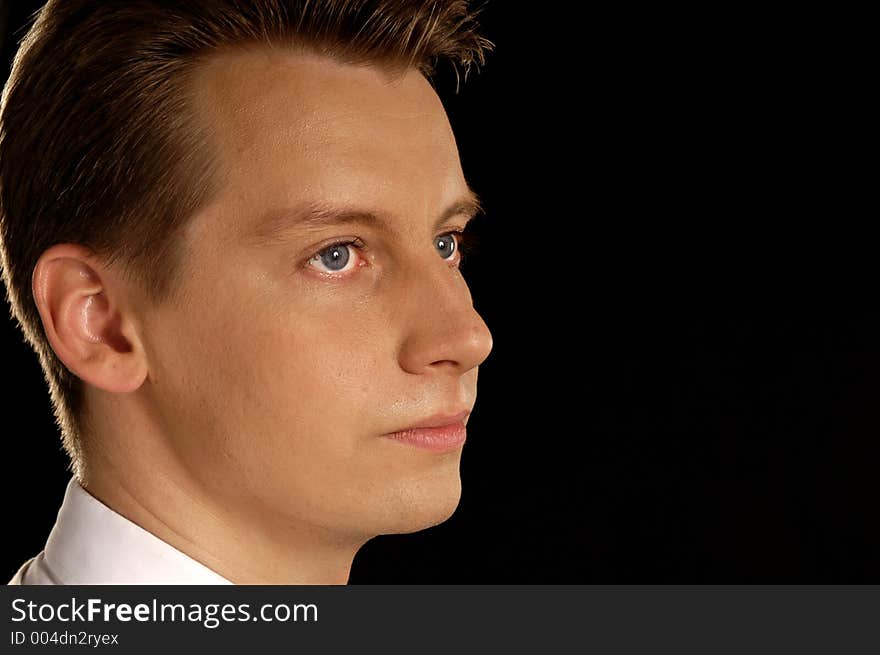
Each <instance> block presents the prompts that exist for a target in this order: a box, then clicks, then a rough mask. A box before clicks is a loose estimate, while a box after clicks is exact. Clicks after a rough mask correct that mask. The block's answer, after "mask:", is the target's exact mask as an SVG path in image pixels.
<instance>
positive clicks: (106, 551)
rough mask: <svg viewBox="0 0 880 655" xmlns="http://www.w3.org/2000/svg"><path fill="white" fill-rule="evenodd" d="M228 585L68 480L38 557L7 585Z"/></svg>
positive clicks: (228, 582) (218, 576) (212, 572)
mask: <svg viewBox="0 0 880 655" xmlns="http://www.w3.org/2000/svg"><path fill="white" fill-rule="evenodd" d="M14 583H18V584H65V585H74V584H75V585H80V584H82V585H88V584H185V585H213V584H232V583H231V582H230V581H229V580H227V579H226V578H223V577H222V576H220V575H218V574H217V573H215V572H214V571H212V570H211V569H209V568H208V567H207V566H205V565H204V564H201V563H200V562H197V561H196V560H194V559H193V558H191V557H189V556H188V555H186V554H184V553H182V552H181V551H179V550H177V549H176V548H174V547H173V546H171V545H170V544H168V543H166V542H164V541H162V540H161V539H159V538H158V537H157V536H155V535H154V534H152V533H150V532H147V531H146V530H144V529H143V528H142V527H140V526H139V525H137V524H135V523H133V522H132V521H130V520H128V519H127V518H125V517H124V516H122V515H121V514H117V513H116V512H114V511H113V510H112V509H110V508H109V507H107V506H106V505H105V504H104V503H102V502H101V501H99V500H98V499H97V498H95V497H94V496H92V495H91V494H89V493H88V492H87V491H86V490H85V489H83V488H82V487H81V486H80V485H79V483H78V482H77V481H76V479H75V478H71V480H70V482H69V483H68V485H67V491H66V492H65V493H64V502H63V503H62V504H61V509H60V510H59V511H58V518H57V520H56V521H55V526H54V527H53V528H52V532H51V533H50V534H49V539H48V541H47V542H46V547H45V549H44V550H43V552H42V553H40V554H39V555H37V556H36V557H34V558H33V559H31V560H28V562H26V563H25V564H24V565H23V566H22V567H21V569H20V570H19V572H18V573H17V574H16V576H15V578H13V579H12V581H11V583H10V584H14Z"/></svg>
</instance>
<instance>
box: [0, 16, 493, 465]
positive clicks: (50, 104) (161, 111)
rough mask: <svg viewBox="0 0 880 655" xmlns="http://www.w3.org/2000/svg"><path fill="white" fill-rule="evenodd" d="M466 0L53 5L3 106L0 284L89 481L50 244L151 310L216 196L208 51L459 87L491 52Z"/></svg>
mask: <svg viewBox="0 0 880 655" xmlns="http://www.w3.org/2000/svg"><path fill="white" fill-rule="evenodd" d="M481 10H482V7H481V8H480V9H476V10H475V9H473V8H471V7H469V3H468V0H125V1H121V0H107V1H106V2H93V1H92V0H50V1H49V2H48V3H47V4H46V5H45V6H44V7H43V9H42V10H41V11H40V13H39V14H38V15H37V17H36V20H35V22H34V24H33V25H32V27H31V28H30V30H29V31H28V33H27V34H26V36H25V37H24V39H23V40H22V43H21V46H20V48H19V50H18V53H17V54H16V57H15V60H14V63H13V67H12V72H11V74H10V77H9V80H8V82H7V84H6V87H5V88H4V90H3V97H2V101H0V267H2V268H0V272H2V279H3V282H4V283H5V286H6V290H7V297H8V301H9V304H10V306H11V308H12V313H13V316H14V317H15V318H16V319H17V321H18V323H19V326H20V328H21V330H22V331H23V333H24V336H25V340H26V341H27V342H28V343H29V344H30V346H31V347H32V348H33V349H34V351H35V352H36V353H37V356H38V357H39V360H40V364H41V366H42V368H43V372H44V375H45V378H46V382H47V383H48V386H49V392H50V396H51V399H52V407H53V412H54V414H55V419H56V423H57V425H58V427H59V428H60V430H61V437H62V443H63V444H64V448H65V450H66V451H67V452H68V454H69V455H70V458H71V467H72V469H73V471H74V473H75V474H77V475H79V474H80V473H81V471H82V466H83V462H82V440H83V436H84V434H85V433H86V432H87V430H88V420H87V416H86V411H85V410H86V408H85V407H83V393H82V391H83V389H82V380H80V379H79V378H78V377H76V376H75V375H74V374H73V373H71V372H70V371H69V370H68V369H67V368H66V367H65V365H64V364H63V363H62V362H61V361H60V360H59V359H58V357H57V356H56V355H55V353H54V351H53V350H52V348H51V346H50V345H49V342H48V340H47V339H46V334H45V330H44V327H43V325H42V321H41V320H40V315H39V313H38V311H37V307H36V304H35V302H34V298H33V293H32V290H31V278H32V275H33V270H34V266H35V265H36V262H37V260H38V259H39V257H40V255H41V254H42V253H43V252H44V251H45V250H46V249H47V248H49V247H51V246H52V245H54V244H56V243H68V242H69V243H77V244H81V245H83V246H85V247H87V248H89V250H90V252H92V253H93V254H94V255H95V256H97V257H100V258H101V260H102V261H105V262H106V263H107V264H112V263H115V262H119V263H120V264H121V266H122V271H123V272H124V274H125V275H126V277H127V278H128V279H130V280H132V281H137V283H138V284H140V285H141V286H142V288H143V289H144V291H145V293H146V297H147V298H149V299H150V300H151V301H153V302H156V303H159V302H162V301H163V300H165V299H167V298H168V297H169V296H170V295H172V294H173V292H174V290H175V288H176V285H177V283H178V281H179V279H180V278H179V276H180V271H181V268H182V255H183V252H182V245H181V243H180V239H179V238H177V237H178V236H179V233H180V230H181V228H182V227H183V226H184V225H185V222H186V220H187V217H189V216H191V215H192V214H193V213H194V212H195V211H196V210H198V209H199V208H200V207H202V206H203V205H204V204H206V203H207V202H208V201H209V200H210V199H211V197H212V195H213V194H214V192H215V187H216V184H215V180H216V174H217V171H216V169H215V163H214V162H215V158H214V157H212V151H211V149H210V142H209V140H208V138H207V134H205V132H204V130H202V129H200V128H199V127H198V122H197V121H196V120H195V115H194V113H193V109H192V104H191V98H190V96H189V94H188V92H187V89H188V87H187V83H188V81H189V80H190V79H191V74H192V72H193V70H194V69H195V68H196V67H197V66H198V64H199V63H200V62H203V61H204V60H205V58H206V57H209V56H210V55H211V54H212V53H217V52H219V51H221V50H225V49H229V48H237V47H242V46H245V45H253V44H257V45H259V44H265V45H271V46H283V47H295V48H301V49H307V50H310V51H313V52H318V53H319V54H322V55H325V56H328V57H331V58H333V59H335V60H337V61H341V62H345V63H372V64H381V65H385V66H387V67H390V68H392V69H397V70H400V71H402V70H406V69H409V68H415V69H417V70H419V71H421V72H422V73H423V74H424V76H425V77H426V78H427V79H428V80H429V81H430V80H431V78H432V76H433V75H434V73H435V69H436V65H437V63H438V62H448V63H450V64H451V65H452V69H453V70H454V71H455V75H456V90H457V89H458V80H459V69H462V70H463V72H464V77H465V79H466V78H467V75H468V71H469V70H470V69H471V67H472V66H474V67H475V68H479V66H481V65H482V64H484V62H485V52H486V51H488V50H491V49H492V48H493V44H492V43H491V42H490V41H488V40H487V39H485V38H484V37H482V36H480V35H479V34H478V33H477V28H478V27H479V26H478V24H477V22H476V20H475V19H476V16H477V14H478V13H479V12H480V11H481Z"/></svg>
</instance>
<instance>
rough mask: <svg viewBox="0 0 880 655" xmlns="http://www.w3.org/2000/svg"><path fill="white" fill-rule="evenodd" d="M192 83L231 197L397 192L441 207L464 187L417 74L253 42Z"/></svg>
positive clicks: (435, 105) (444, 123)
mask: <svg viewBox="0 0 880 655" xmlns="http://www.w3.org/2000/svg"><path fill="white" fill-rule="evenodd" d="M194 90H195V94H194V99H195V107H196V111H197V113H198V115H199V117H200V119H202V120H204V121H205V122H206V125H207V127H208V129H209V132H210V134H211V138H212V141H213V142H214V144H215V145H216V147H217V149H218V154H219V157H220V159H221V163H222V166H221V168H222V169H223V170H225V171H226V173H227V176H228V179H227V180H226V182H227V184H226V185H225V192H229V193H231V192H233V190H234V192H235V193H236V194H237V196H238V197H239V198H242V199H248V200H253V201H254V202H259V203H261V204H266V202H267V201H268V200H271V201H273V202H277V203H290V202H296V201H301V200H303V199H304V196H306V195H307V196H308V198H307V199H310V200H326V201H330V200H332V201H342V202H350V203H356V202H357V201H358V200H361V199H363V198H364V196H365V194H369V195H371V196H372V198H373V199H375V198H376V194H379V195H381V194H382V193H383V192H386V191H387V192H389V193H390V192H392V191H393V192H394V194H395V195H398V196H400V191H401V190H402V189H406V190H407V192H408V195H409V196H410V198H414V197H416V196H419V197H420V198H421V199H422V201H423V202H425V203H428V204H432V203H436V204H442V203H443V202H444V200H445V198H446V197H447V196H449V197H451V196H455V195H459V194H460V193H461V190H462V188H466V184H465V182H464V179H463V175H462V172H461V167H460V162H459V158H458V151H457V148H456V144H455V139H454V136H453V134H452V130H451V128H450V125H449V122H448V119H447V117H446V113H445V111H444V110H443V106H442V103H441V102H440V100H439V98H438V97H437V95H436V93H435V92H434V90H433V89H432V88H431V86H430V84H429V83H428V81H427V80H426V79H425V78H424V77H423V76H422V75H421V74H420V73H419V72H418V71H415V70H409V71H407V72H405V73H403V74H402V75H398V76H396V77H393V78H392V77H390V76H389V74H388V73H386V72H384V71H383V70H382V69H380V68H378V67H376V66H370V65H359V66H354V65H349V64H342V63H338V62H335V61H333V60H331V59H328V58H326V57H321V56H318V55H314V54H308V53H300V52H294V51H291V50H283V49H267V48H254V49H250V50H244V51H237V52H229V53H223V54H222V55H219V56H216V57H214V58H213V59H211V60H210V61H209V62H208V63H207V64H206V65H205V66H204V67H203V68H202V69H201V70H200V71H199V72H198V73H197V75H196V76H195V78H194ZM452 187H454V188H452ZM403 195H404V196H405V195H407V194H403Z"/></svg>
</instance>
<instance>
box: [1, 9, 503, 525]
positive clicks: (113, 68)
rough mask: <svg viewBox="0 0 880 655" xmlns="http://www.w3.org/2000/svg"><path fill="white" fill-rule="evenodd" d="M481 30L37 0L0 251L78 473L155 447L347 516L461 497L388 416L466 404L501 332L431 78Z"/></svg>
mask: <svg viewBox="0 0 880 655" xmlns="http://www.w3.org/2000/svg"><path fill="white" fill-rule="evenodd" d="M488 45H489V44H488V43H487V42H486V41H485V40H484V39H482V38H481V37H479V36H477V35H476V34H475V32H474V22H473V14H471V13H468V9H467V7H466V3H465V2H462V1H455V0H451V1H446V2H444V1H441V0H436V1H434V0H425V1H416V2H413V1H412V0H406V1H402V0H373V1H365V0H351V1H344V0H326V1H324V2H307V1H305V0H303V1H300V2H297V1H292V0H288V1H286V2H285V1H283V0H254V1H251V2H247V3H245V2H237V1H235V0H224V1H217V2H211V3H205V2H201V1H199V2H196V1H192V2H179V1H176V2H165V1H163V0H152V1H147V0H142V1H139V2H124V3H123V2H106V3H92V2H87V1H79V0H63V1H60V2H56V1H54V0H53V1H51V2H49V4H48V5H47V7H46V8H45V9H44V11H43V13H42V14H41V15H40V17H39V18H38V20H37V23H36V25H35V26H34V28H33V29H32V30H31V32H30V33H29V35H28V37H27V38H26V40H25V42H24V43H23V45H22V48H21V50H20V52H19V54H18V56H17V58H16V62H15V66H14V69H13V73H12V75H11V77H10V82H9V84H8V86H7V88H6V90H5V92H4V98H3V108H2V142H0V185H2V189H0V201H2V213H0V220H2V223H0V247H2V249H0V254H2V264H3V276H4V282H5V284H6V287H7V292H8V295H9V300H10V304H11V306H12V308H13V312H14V315H15V316H16V317H17V319H18V320H19V322H20V324H21V327H22V329H23V331H24V333H25V336H26V338H27V340H28V342H29V343H30V344H31V345H32V346H33V347H34V349H35V350H36V352H37V353H38V355H39V357H40V361H41V364H42V366H43V368H44V371H45V374H46V379H47V381H48V383H49V386H50V391H51V394H52V399H53V406H54V408H55V412H56V418H57V419H58V422H59V426H60V427H61V429H62V433H63V436H64V440H65V446H66V447H67V449H68V451H69V452H70V454H71V456H72V460H73V462H74V466H75V467H76V470H77V471H78V472H79V473H80V474H83V475H86V476H89V475H91V473H90V471H89V469H90V467H93V466H105V467H107V469H108V470H111V469H114V468H116V467H118V468H119V469H124V468H125V467H126V466H128V465H130V464H131V462H133V461H141V462H143V461H147V462H151V463H153V464H154V465H155V466H156V467H157V473H158V474H160V475H161V474H162V473H167V474H169V477H170V478H172V479H175V476H174V475H173V473H174V471H176V470H180V471H182V472H185V477H187V478H188V479H189V482H190V483H191V484H192V485H194V486H197V487H198V488H199V489H201V490H203V491H207V492H209V493H210V494H211V495H212V496H213V497H215V498H218V499H222V501H223V502H224V503H225V504H227V505H228V506H230V507H234V506H236V505H241V506H247V507H248V508H249V509H250V510H251V511H253V510H254V508H258V510H262V511H264V512H265V518H267V519H269V520H278V521H280V522H281V523H283V522H284V521H285V519H286V518H297V519H302V520H305V521H306V522H308V523H309V524H311V525H314V526H315V527H316V528H319V529H320V528H328V529H330V530H332V531H338V530H344V531H348V532H351V533H352V534H356V533H364V534H367V533H373V534H379V533H383V532H397V531H409V530H414V529H419V528H421V527H426V526H428V525H432V524H434V523H437V522H439V521H441V520H443V519H445V518H446V517H447V516H448V515H449V514H450V513H451V512H452V511H453V510H454V508H455V506H456V504H457V502H458V496H459V492H460V487H459V485H460V482H459V477H458V464H459V457H460V450H455V451H452V452H448V453H444V454H437V453H432V452H428V451H424V450H420V449H417V448H414V447H412V446H409V445H404V444H401V443H399V442H397V441H393V440H390V439H387V438H382V437H381V436H380V435H383V434H386V433H390V432H394V431H396V430H400V429H403V428H405V427H408V426H411V425H415V424H419V423H420V421H422V419H424V418H426V417H429V416H431V415H434V414H437V413H441V414H448V413H450V412H456V411H458V410H461V409H466V410H469V409H470V408H471V407H472V405H473V403H474V400H475V397H476V382H477V366H478V365H479V364H480V362H482V361H483V360H484V359H485V358H486V356H487V355H488V353H489V351H490V349H491V336H490V334H489V332H488V330H487V328H486V326H485V324H484V323H483V321H482V320H481V319H480V317H479V316H478V315H477V314H476V313H475V311H474V309H473V306H472V303H471V298H470V294H469V292H468V288H467V285H466V283H465V281H464V280H463V278H462V277H461V273H460V271H459V269H458V265H457V261H458V256H459V253H457V252H455V248H454V245H455V241H454V239H456V237H454V236H450V233H451V232H457V231H461V230H462V228H464V225H465V222H466V220H467V219H468V217H469V216H471V215H472V214H473V213H474V212H475V211H476V209H477V203H476V198H475V197H474V196H473V194H472V192H471V191H470V190H469V189H468V186H467V184H466V182H465V179H464V176H463V173H462V170H461V166H460V163H459V159H458V153H457V149H456V145H455V140H454V137H453V135H452V132H451V129H450V126H449V123H448V121H447V119H446V115H445V113H444V111H443V107H442V105H441V103H440V101H439V99H438V97H437V95H436V94H435V92H434V90H433V88H432V86H431V84H430V83H429V81H428V76H429V75H430V73H431V72H432V70H433V67H434V65H435V64H436V62H437V61H438V60H440V59H447V60H448V61H451V62H452V63H453V64H454V65H457V66H461V67H463V69H464V70H465V72H467V70H468V67H469V66H470V65H471V64H473V63H481V62H482V57H483V50H484V49H485V48H486V47H488ZM456 70H457V69H456ZM340 214H341V215H342V218H343V219H347V220H343V221H342V222H340V221H335V220H333V219H334V218H339V215H340ZM367 214H369V215H370V216H366V215H367ZM350 241H354V242H355V243H353V244H352V245H338V244H340V243H344V242H350ZM96 435H100V436H99V437H96ZM119 474H124V471H121V472H120V473H119ZM183 477H184V475H183V474H182V475H181V476H180V478H179V479H182V478H183ZM285 511H289V512H290V513H291V515H290V517H286V516H285V515H284V512H285Z"/></svg>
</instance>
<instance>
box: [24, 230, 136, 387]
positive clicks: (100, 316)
mask: <svg viewBox="0 0 880 655" xmlns="http://www.w3.org/2000/svg"><path fill="white" fill-rule="evenodd" d="M31 282H32V290H33V293H34V300H35V302H36V305H37V309H38V310H39V312H40V318H41V319H42V321H43V327H44V329H45V331H46V337H47V338H48V340H49V343H50V344H51V346H52V349H53V350H54V351H55V354H56V355H57V356H58V358H59V359H60V360H61V361H62V362H63V363H64V365H65V366H67V368H68V369H70V370H71V372H73V373H74V374H75V375H76V376H78V377H79V378H81V379H82V380H84V381H86V382H88V383H89V384H91V385H93V386H95V387H97V388H99V389H104V390H105V391H112V392H116V393H126V392H131V391H135V390H136V389H138V388H139V387H140V386H141V384H143V382H144V380H145V379H146V377H147V361H146V356H145V351H144V349H143V347H142V344H141V342H140V340H139V338H138V334H137V330H136V329H135V324H134V317H133V316H131V315H129V314H128V313H126V312H125V311H124V309H123V308H124V307H125V302H124V301H125V300H126V298H125V297H124V296H123V292H124V290H125V286H124V285H122V284H121V283H120V281H119V278H117V277H116V276H115V275H113V274H112V273H111V271H110V270H109V269H108V268H107V267H105V266H104V265H103V264H101V263H100V262H99V261H98V260H97V259H96V258H95V257H94V255H93V253H92V252H91V251H90V250H89V249H87V248H85V247H83V246H79V245H76V244H70V243H63V244H58V245H55V246H52V247H51V248H49V249H48V250H46V251H45V252H44V253H43V254H42V255H41V256H40V259H39V260H38V261H37V264H36V265H35V266H34V272H33V278H32V281H31Z"/></svg>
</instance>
